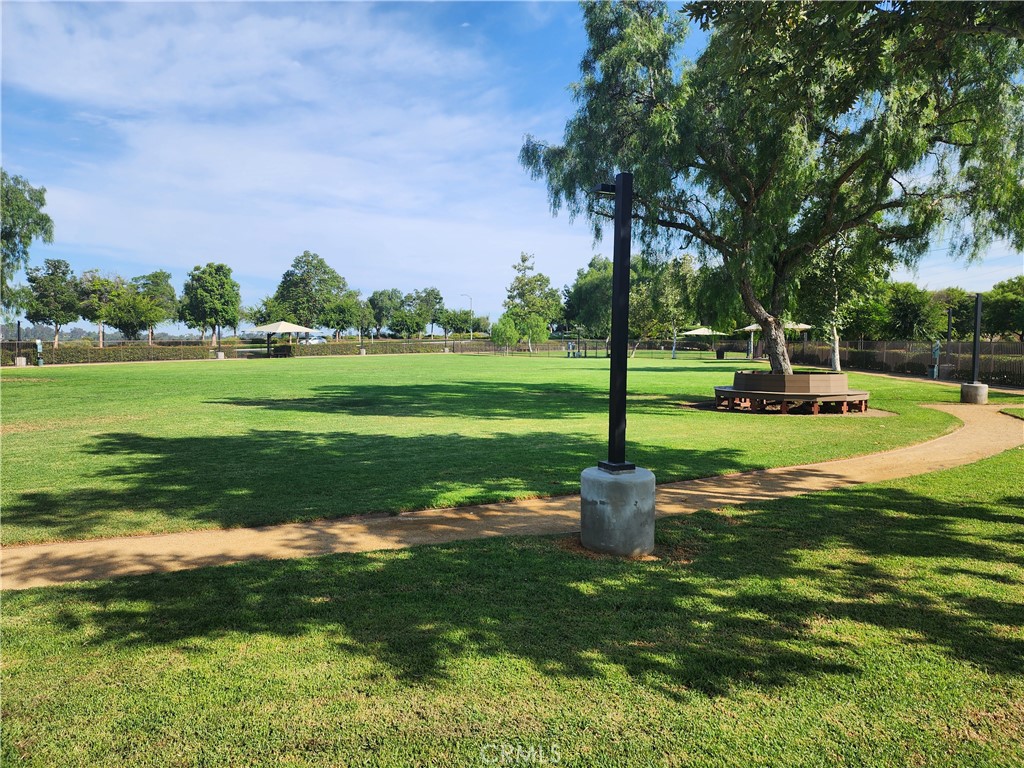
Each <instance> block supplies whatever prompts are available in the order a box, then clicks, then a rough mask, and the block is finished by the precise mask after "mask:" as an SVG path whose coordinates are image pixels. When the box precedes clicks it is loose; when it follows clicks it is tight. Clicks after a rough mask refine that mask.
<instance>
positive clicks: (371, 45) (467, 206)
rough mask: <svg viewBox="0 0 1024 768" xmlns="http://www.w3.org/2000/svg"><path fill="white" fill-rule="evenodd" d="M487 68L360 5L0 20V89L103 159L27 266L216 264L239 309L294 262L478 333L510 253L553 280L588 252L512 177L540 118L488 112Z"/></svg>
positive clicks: (82, 175) (56, 198)
mask: <svg viewBox="0 0 1024 768" xmlns="http://www.w3.org/2000/svg"><path fill="white" fill-rule="evenodd" d="M38 50H48V51H52V52H53V55H52V56H46V57H36V56H34V55H33V52H34V51H38ZM492 59H493V57H492V56H491V54H489V53H487V52H486V51H481V50H479V49H476V48H473V47H463V48H453V47H452V44H451V43H450V42H449V41H447V40H443V39H441V38H439V37H437V36H435V35H432V34H431V33H430V31H429V30H427V29H424V28H422V26H415V25H414V24H413V23H412V22H411V21H410V20H409V19H408V18H405V17H404V16H403V14H402V12H401V11H400V10H396V9H394V8H391V7H387V8H386V9H385V11H381V9H380V7H379V6H370V5H362V4H353V5H349V4H330V5H329V6H326V7H325V6H311V5H306V4H302V5H298V4H295V5H290V4H285V5H281V6H276V5H275V6H272V7H269V8H268V7H266V6H260V5H230V4H202V5H195V6H192V5H189V6H166V5H160V6H150V5H138V6H135V5H129V6H124V5H116V6H106V5H103V6H68V5H50V4H40V5H33V6H18V7H17V8H16V11H15V12H12V13H8V12H7V10H5V29H4V84H5V87H11V86H13V87H17V88H19V89H22V90H24V91H28V92H31V93H32V94H36V95H39V96H44V97H46V98H48V99H53V100H57V101H59V102H62V103H65V104H67V105H69V106H68V118H69V119H72V118H73V119H77V120H81V121H85V122H89V123H92V124H99V125H102V126H104V127H105V128H106V129H107V131H108V133H109V135H110V136H111V137H112V138H111V142H112V144H113V145H114V146H111V147H105V148H104V149H105V150H106V151H104V152H103V153H102V156H103V160H102V161H99V160H97V161H94V162H89V161H86V162H78V163H65V164H64V165H63V166H62V167H61V169H60V170H59V173H58V178H56V179H55V180H54V181H49V180H48V181H47V182H46V185H47V187H48V190H49V193H48V210H49V212H50V214H51V215H52V216H53V218H54V220H55V221H56V222H57V230H58V232H57V242H56V243H55V244H54V245H53V246H50V247H48V248H47V250H51V251H53V252H54V253H59V252H61V250H62V249H64V252H67V251H68V250H69V244H71V246H72V247H71V248H70V250H71V251H73V252H75V253H81V254H86V256H83V258H91V259H92V260H93V261H95V257H97V256H99V257H102V258H106V259H109V260H110V261H111V262H116V263H120V264H125V263H127V264H132V265H137V271H136V272H135V273H136V274H138V273H142V272H145V271H149V270H150V269H154V268H158V267H164V268H170V269H172V270H173V271H174V272H175V275H176V277H178V278H179V280H180V279H181V277H183V275H184V273H185V272H186V271H187V270H188V269H190V268H191V267H192V266H194V265H195V264H199V263H204V262H206V261H224V262H226V263H228V264H229V265H230V266H232V268H233V269H234V271H235V273H236V275H237V276H238V278H239V279H240V282H241V283H242V285H243V291H244V300H245V301H246V302H252V301H255V300H256V299H258V298H259V296H261V295H262V294H263V293H266V292H269V291H271V290H272V289H273V285H274V284H275V283H276V281H277V279H278V278H279V276H280V274H281V273H282V272H283V270H284V269H285V268H287V265H288V263H289V262H290V260H291V259H292V258H293V257H294V256H295V255H297V254H299V253H301V252H302V251H303V250H305V249H309V250H313V251H317V252H319V253H320V254H321V255H323V256H324V257H325V258H327V259H328V261H330V262H332V263H333V264H334V265H335V266H336V267H337V268H338V269H339V270H340V271H341V272H342V273H343V274H345V275H346V277H347V278H348V279H349V282H350V283H351V284H352V285H354V286H356V287H359V288H362V289H364V290H365V291H367V292H369V291H372V290H374V289H377V288H383V287H391V286H395V287H400V288H402V289H403V290H411V289H413V288H415V287H423V286H426V285H437V286H438V287H439V288H440V289H441V290H442V292H443V293H444V294H445V295H446V296H447V297H449V299H450V300H451V301H453V302H454V301H455V300H456V299H457V297H458V296H459V294H461V293H469V294H471V295H473V297H474V308H475V309H477V310H478V311H484V312H490V313H492V315H497V314H498V313H499V312H500V305H501V300H502V298H503V291H504V286H505V284H506V283H507V282H508V281H509V279H510V278H511V264H512V262H513V261H514V260H515V259H516V257H517V255H518V253H519V251H520V250H526V251H533V252H536V253H537V264H538V268H539V269H540V270H542V271H545V272H546V273H548V274H549V275H551V276H552V278H553V280H554V282H555V284H556V285H561V284H563V283H564V282H568V281H569V280H571V279H572V276H573V275H574V273H575V270H576V268H577V267H578V266H581V265H583V264H585V263H586V261H587V260H588V258H589V255H590V251H591V245H590V236H589V232H588V230H587V228H586V227H585V226H577V227H569V226H567V222H566V220H565V218H564V217H563V218H560V219H558V220H552V219H551V217H550V215H549V213H548V211H547V205H546V200H545V195H544V192H543V190H542V188H541V187H540V185H538V184H536V183H533V182H530V181H529V180H528V179H527V177H526V174H525V173H524V172H523V171H522V169H521V168H520V167H519V166H518V164H517V161H516V153H517V151H518V148H519V144H520V142H521V138H522V134H523V133H524V132H525V131H526V130H530V129H533V128H534V127H535V126H536V125H537V123H538V121H539V120H541V121H542V120H544V119H545V117H546V116H538V115H535V114H529V113H524V112H521V111H516V110H514V109H512V108H511V107H509V106H508V103H507V102H508V99H507V97H506V94H505V91H504V89H503V86H502V83H501V82H500V80H499V78H500V76H501V72H502V71H503V67H502V65H501V62H500V61H496V60H492ZM74 266H75V267H76V268H85V267H90V266H94V264H93V263H88V264H74Z"/></svg>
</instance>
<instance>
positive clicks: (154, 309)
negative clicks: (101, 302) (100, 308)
mask: <svg viewBox="0 0 1024 768" xmlns="http://www.w3.org/2000/svg"><path fill="white" fill-rule="evenodd" d="M165 312H166V310H165V308H164V307H163V306H161V305H160V304H159V303H158V302H157V300H156V299H154V298H153V297H151V296H147V295H146V294H145V293H143V292H142V291H140V290H139V289H138V287H137V286H136V285H135V284H134V283H123V284H121V285H119V286H117V288H115V289H114V291H113V293H111V294H110V303H109V304H108V306H107V309H106V314H105V318H106V321H107V324H108V325H110V326H111V327H113V328H116V329H117V330H118V331H120V332H121V333H122V334H123V335H124V337H125V338H126V339H137V338H138V337H139V334H140V333H141V332H142V331H144V330H146V329H147V328H152V327H153V326H154V325H156V324H157V323H159V322H161V321H162V320H164V319H166V314H165Z"/></svg>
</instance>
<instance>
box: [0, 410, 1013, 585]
mask: <svg viewBox="0 0 1024 768" xmlns="http://www.w3.org/2000/svg"><path fill="white" fill-rule="evenodd" d="M929 407H932V408H936V409H938V410H941V411H945V412H946V413H950V414H952V415H954V416H956V417H957V418H958V419H960V421H961V422H962V425H961V427H960V428H959V429H957V430H955V431H953V432H951V433H948V434H946V435H943V436H941V437H938V438H935V439H933V440H929V441H927V442H924V443H919V444H917V445H911V446H907V447H905V448H897V449H895V450H891V451H885V452H883V453H876V454H870V455H867V456H858V457H854V458H850V459H840V460H836V461H827V462H822V463H819V464H807V465H802V466H795V467H780V468H777V469H768V470H761V471H757V472H744V473H741V474H733V475H725V476H720V477H711V478H705V479H702V480H688V481H683V482H679V483H666V484H664V485H659V486H658V489H657V496H656V507H657V510H658V515H659V516H665V515H680V514H687V513H691V512H695V511H697V510H700V509H716V508H720V507H724V506H733V505H737V504H746V503H751V502H758V501H765V500H768V499H777V498H782V497H786V496H795V495H798V494H803V493H812V492H814V491H823V490H829V489H832V488H841V487H845V486H849V485H855V484H859V483H867V482H879V481H883V480H891V479H895V478H900V477H909V476H912V475H918V474H923V473H925V472H935V471H937V470H941V469H949V468H951V467H956V466H960V465H963V464H971V463H973V462H976V461H978V460H980V459H983V458H985V457H988V456H993V455H995V454H997V453H1001V452H1003V451H1005V450H1008V449H1010V448H1014V447H1017V446H1019V445H1022V444H1024V421H1021V420H1019V419H1015V418H1013V417H1012V416H1008V415H1006V414H1001V413H999V409H1000V407H1001V406H998V405H986V406H979V405H956V404H941V405H932V406H929ZM578 530H579V496H578V495H576V496H559V497H554V498H546V499H530V500H527V501H521V502H510V503H505V504H485V505H480V506H475V507H459V508H457V509H431V510H424V511H421V512H408V513H404V514H401V515H397V516H392V515H369V516H359V517H347V518H340V519H336V520H318V521H315V522H310V523H287V524H283V525H275V526H267V527H263V528H231V529H226V530H203V531H190V532H187V533H171V534H161V535H155V536H135V537H125V538H116V539H93V540H89V541H71V542H59V543H54V544H33V545H28V546H16V547H8V548H6V549H4V550H3V553H2V561H0V589H4V590H17V589H28V588H30V587H42V586H54V585H57V584H66V583H70V582H75V581H83V580H94V579H105V578H111V577H117V576H129V575H134V574H143V573H156V572H167V571H179V570H186V569H190V568H201V567H205V566H212V565H227V564H230V563H237V562H241V561H244V560H267V559H280V558H294V557H309V556H312V555H322V554H329V553H340V552H368V551H373V550H381V549H400V548H403V547H410V546H415V545H418V544H436V543H444V542H449V541H458V540H464V539H476V538H484V537H488V536H516V535H535V534H551V533H571V532H573V531H578Z"/></svg>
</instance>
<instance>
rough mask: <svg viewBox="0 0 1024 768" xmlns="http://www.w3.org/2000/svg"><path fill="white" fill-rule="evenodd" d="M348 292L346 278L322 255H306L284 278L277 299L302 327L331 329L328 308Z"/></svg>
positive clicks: (304, 254)
mask: <svg viewBox="0 0 1024 768" xmlns="http://www.w3.org/2000/svg"><path fill="white" fill-rule="evenodd" d="M347 288H348V283H347V282H346V281H345V278H343V277H342V276H341V275H339V274H338V272H337V271H336V270H335V269H334V268H333V267H331V266H330V265H329V264H328V263H327V262H326V261H325V260H324V259H323V258H322V257H321V256H320V255H319V254H316V253H311V252H309V251H303V252H302V255H301V256H296V257H295V259H294V260H293V261H292V265H291V268H290V269H288V271H286V272H285V273H284V275H282V276H281V282H280V284H279V285H278V286H277V291H276V292H275V293H274V298H275V299H276V300H277V302H278V305H279V306H281V307H283V308H284V309H285V310H286V312H287V314H288V315H289V316H290V317H291V318H294V322H296V323H298V324H299V325H304V326H306V327H307V328H319V327H330V324H329V323H327V322H325V320H326V319H327V318H326V317H325V312H326V310H327V307H328V306H331V305H333V304H335V303H336V302H337V301H339V300H340V299H341V297H342V296H343V295H344V293H345V291H346V290H347ZM278 319H281V318H278Z"/></svg>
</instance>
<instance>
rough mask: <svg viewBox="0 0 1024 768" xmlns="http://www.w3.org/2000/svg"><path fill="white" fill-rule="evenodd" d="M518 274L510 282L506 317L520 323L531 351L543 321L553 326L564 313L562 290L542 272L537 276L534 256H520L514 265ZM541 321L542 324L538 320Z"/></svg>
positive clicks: (523, 254) (521, 334) (519, 325)
mask: <svg viewBox="0 0 1024 768" xmlns="http://www.w3.org/2000/svg"><path fill="white" fill-rule="evenodd" d="M512 269H513V271H514V272H515V273H516V274H515V277H513V278H512V282H511V283H509V286H508V291H507V296H506V298H505V314H506V315H508V316H509V318H510V319H511V320H512V322H514V323H515V324H516V328H518V329H519V334H520V338H523V337H525V338H526V339H527V344H528V345H529V347H530V351H531V352H532V351H533V346H532V340H533V338H534V337H536V336H537V335H538V333H537V329H538V327H539V322H543V323H544V324H545V325H549V324H550V323H551V322H552V321H553V320H554V319H555V318H557V317H558V315H559V314H560V312H561V302H560V301H559V298H558V291H557V290H556V289H554V288H552V287H551V278H549V277H548V276H547V275H545V274H543V273H542V272H537V273H536V274H534V270H535V267H534V264H533V255H532V254H529V253H520V254H519V261H518V262H516V263H515V264H513V265H512ZM537 318H539V321H538V319H537Z"/></svg>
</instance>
